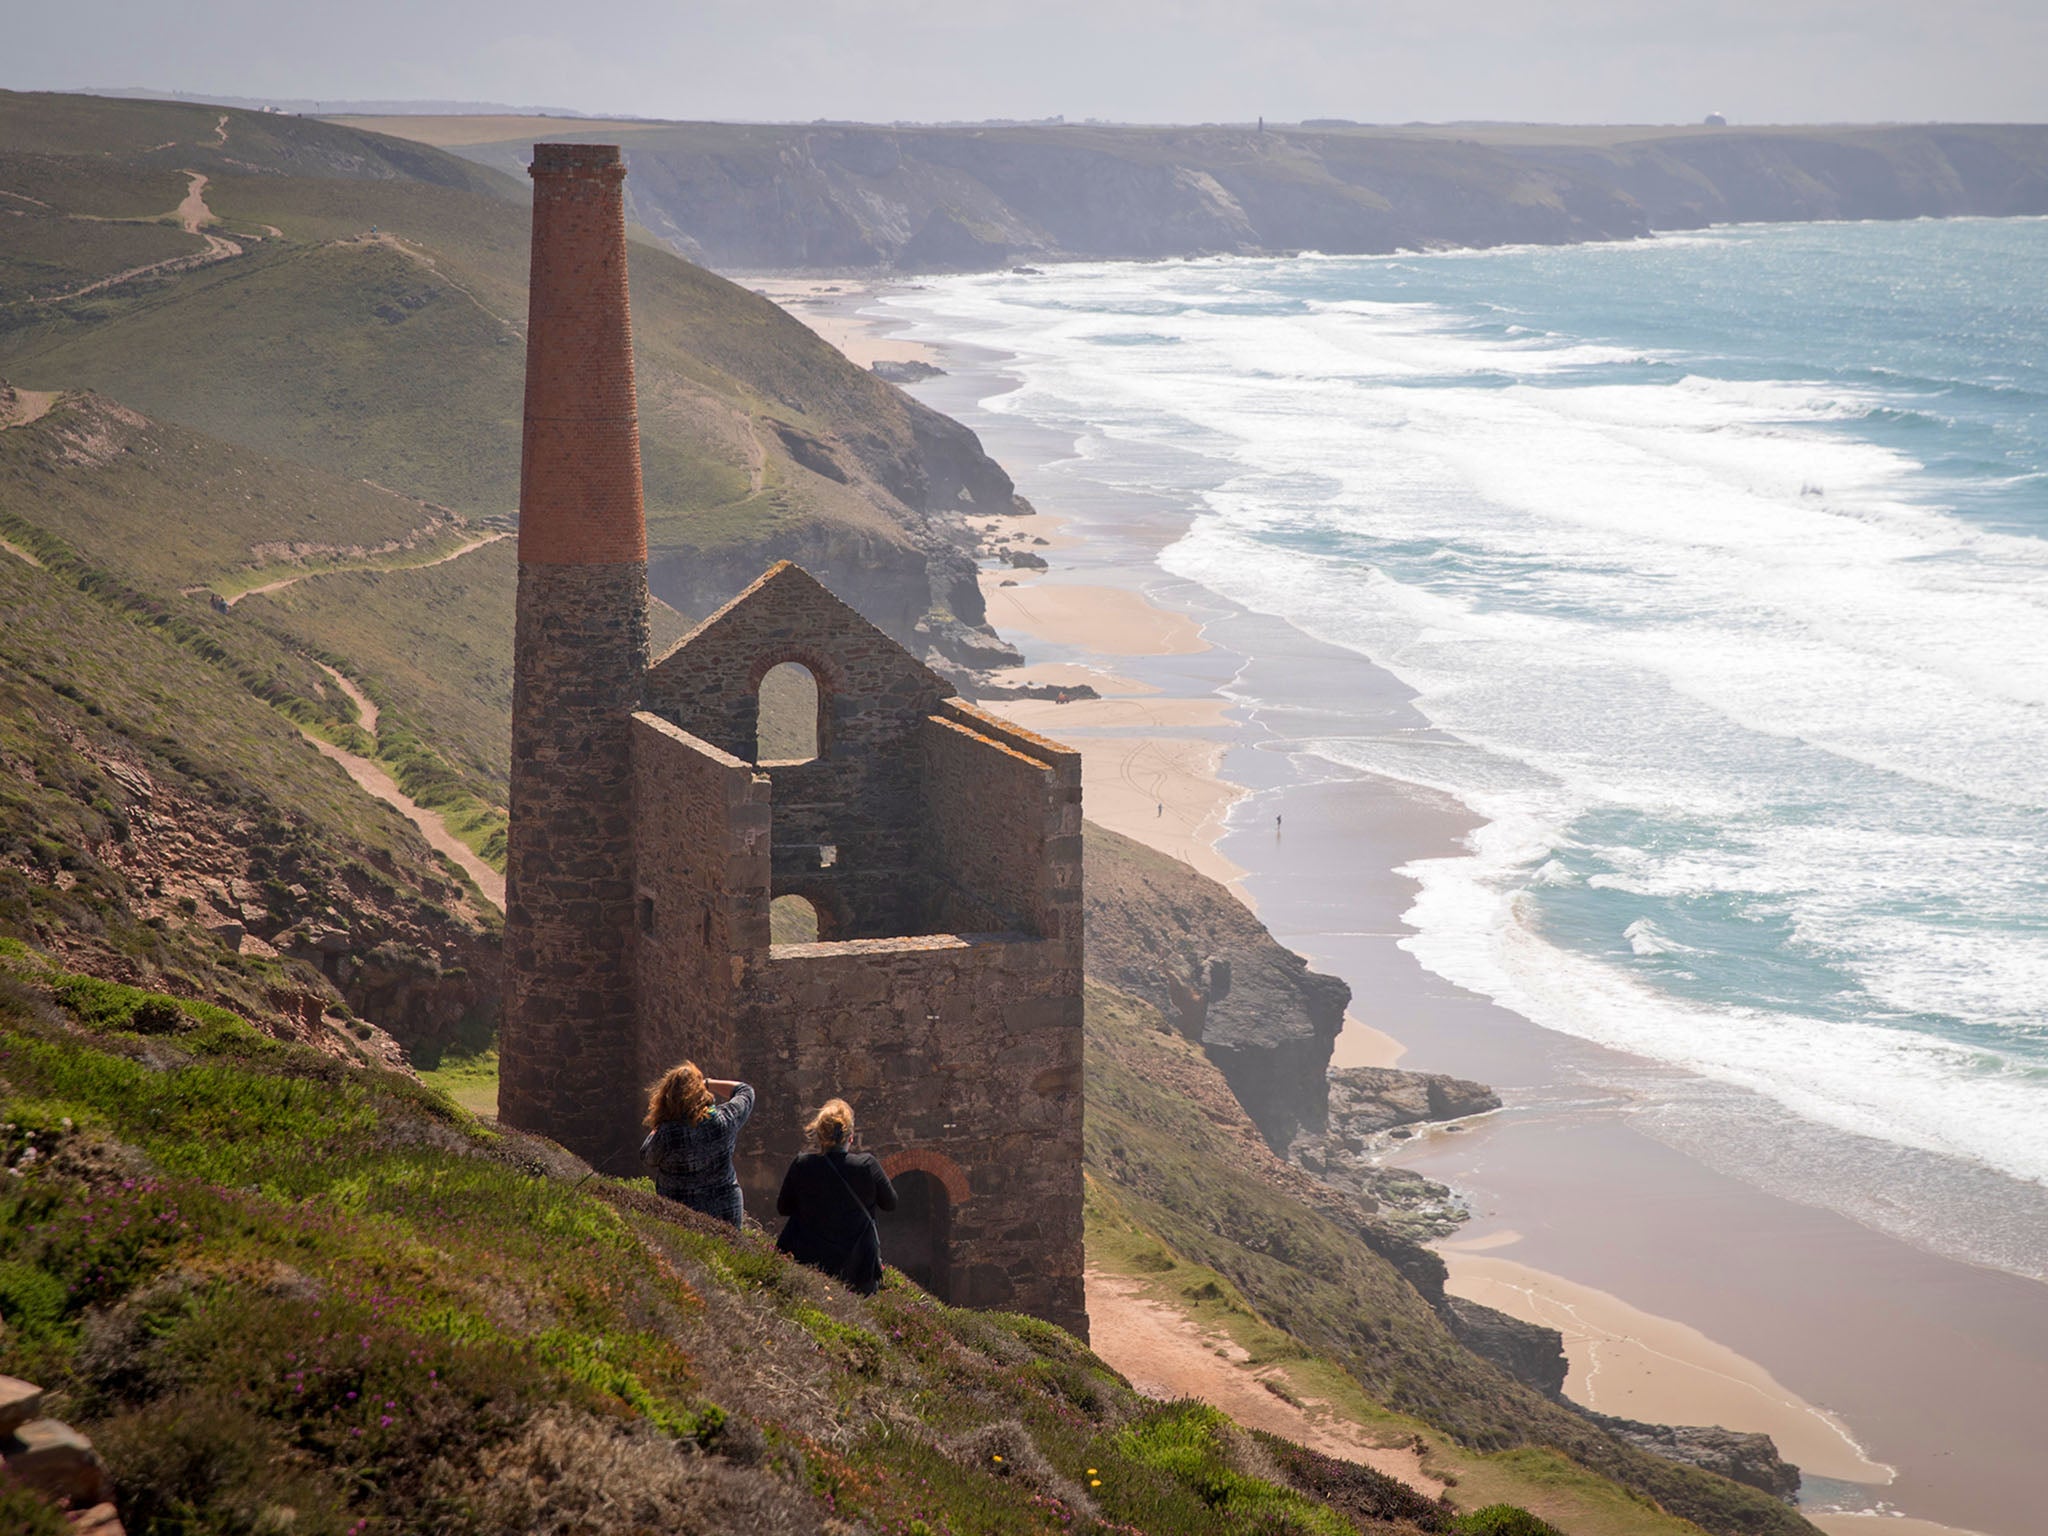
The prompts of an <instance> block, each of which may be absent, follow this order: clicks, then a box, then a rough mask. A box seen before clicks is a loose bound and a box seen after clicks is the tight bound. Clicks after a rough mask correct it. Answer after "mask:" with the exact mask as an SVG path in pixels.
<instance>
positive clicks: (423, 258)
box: [344, 234, 526, 340]
mask: <svg viewBox="0 0 2048 1536" xmlns="http://www.w3.org/2000/svg"><path fill="white" fill-rule="evenodd" d="M359 238H361V239H362V240H364V241H366V242H368V243H369V244H371V245H382V246H387V247H389V248H390V249H392V250H394V251H396V252H398V254H399V255H401V256H403V257H404V258H405V259H406V260H407V261H410V262H413V263H415V264H416V265H419V266H422V267H425V268H426V269H427V270H428V271H429V272H431V273H433V274H434V276H435V277H436V278H438V279H440V281H442V282H444V283H446V284H447V285H448V286H449V287H450V288H453V289H454V290H455V291H456V292H457V293H459V294H461V295H462V296H463V297H464V298H466V299H468V300H469V302H470V303H472V304H474V305H475V306H476V307H477V308H478V309H479V310H481V311H483V313H485V314H486V315H489V316H490V317H491V318H492V319H493V320H495V321H497V322H498V324H500V325H502V326H504V327H505V329H506V330H508V331H510V332H511V333H512V335H513V336H515V337H517V338H519V339H521V340H524V339H525V336H526V327H525V326H524V325H522V324H521V323H520V322H519V321H517V320H512V319H508V318H507V317H506V316H504V315H501V314H499V313H498V312H497V311H496V310H495V309H492V308H491V306H490V305H488V304H486V303H485V302H484V301H483V300H482V299H480V298H478V297H477V296H476V294H475V292H474V291H472V290H471V289H469V288H467V287H465V286H464V285H463V284H461V283H458V282H457V281H456V280H455V279H454V278H452V277H450V276H449V275H448V274H447V273H446V272H443V271H442V270H441V268H440V266H439V265H438V264H437V263H436V262H435V260H434V258H433V257H431V256H429V255H428V254H427V253H426V252H425V251H423V250H421V249H420V248H419V247H418V246H416V245H409V244H407V243H406V242H405V241H403V240H401V239H399V238H398V236H396V235H387V234H374V235H363V236H360V237H359ZM344 243H347V242H344Z"/></svg>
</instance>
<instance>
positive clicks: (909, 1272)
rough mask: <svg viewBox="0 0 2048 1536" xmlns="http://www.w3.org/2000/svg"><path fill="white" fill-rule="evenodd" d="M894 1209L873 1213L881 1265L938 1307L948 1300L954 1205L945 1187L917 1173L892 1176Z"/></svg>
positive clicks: (951, 1267)
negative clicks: (910, 1282) (893, 1269)
mask: <svg viewBox="0 0 2048 1536" xmlns="http://www.w3.org/2000/svg"><path fill="white" fill-rule="evenodd" d="M889 1182H890V1183H891V1184H893V1185H895V1187H896V1209H895V1210H893V1211H877V1212H876V1213H875V1225H876V1226H877V1227H879V1228H880V1229H881V1234H882V1262H883V1263H884V1264H893V1265H895V1266H896V1268H898V1269H900V1270H902V1271H903V1273H904V1274H905V1275H906V1276H908V1277H909V1278H910V1279H912V1280H914V1281H916V1282H917V1284H918V1285H920V1286H922V1287H923V1288H924V1289H925V1290H927V1291H929V1292H931V1294H932V1295H934V1296H936V1297H938V1298H939V1300H941V1301H951V1300H952V1280H953V1265H952V1239H953V1201H952V1198H951V1196H949V1195H948V1194H947V1193H946V1186H945V1185H944V1184H942V1183H941V1182H940V1181H939V1180H938V1179H937V1178H936V1177H935V1176H934V1175H932V1174H929V1173H926V1172H924V1171H923V1170H922V1169H908V1170H906V1171H904V1172H902V1173H898V1174H894V1175H891V1177H890V1180H889Z"/></svg>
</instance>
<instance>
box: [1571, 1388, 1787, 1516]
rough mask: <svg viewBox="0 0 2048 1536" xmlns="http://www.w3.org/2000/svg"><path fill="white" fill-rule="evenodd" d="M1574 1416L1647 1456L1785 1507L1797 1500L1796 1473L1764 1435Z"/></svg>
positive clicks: (1588, 1413) (1592, 1415)
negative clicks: (1715, 1476)
mask: <svg viewBox="0 0 2048 1536" xmlns="http://www.w3.org/2000/svg"><path fill="white" fill-rule="evenodd" d="M1580 1412H1582V1413H1584V1414H1585V1416H1586V1417H1587V1418H1589V1419H1591V1420H1592V1421H1593V1422H1594V1423H1595V1424H1598V1425H1599V1426H1600V1427H1601V1428H1602V1429H1604V1430H1606V1431H1607V1432H1608V1433H1609V1434H1610V1435H1613V1436H1615V1437H1616V1438H1617V1439H1620V1440H1625V1441H1627V1442H1628V1443H1629V1444H1631V1445H1633V1446H1636V1447H1637V1448H1639V1449H1641V1450H1645V1451H1648V1452H1649V1453H1650V1454H1651V1455H1652V1456H1661V1457H1663V1458H1664V1459H1665V1460H1666V1461H1678V1462H1683V1463H1685V1464H1686V1465H1687V1466H1690V1467H1701V1468H1704V1469H1705V1470H1706V1471H1709V1472H1718V1473H1720V1474H1721V1476H1723V1477H1726V1478H1732V1479H1733V1480H1734V1481H1736V1482H1738V1483H1744V1484H1747V1485H1748V1486H1749V1487H1751V1488H1761V1489H1762V1490H1763V1491H1764V1492H1765V1493H1768V1494H1772V1495H1774V1496H1776V1497H1778V1498H1781V1499H1783V1500H1785V1502H1786V1503H1788V1504H1789V1503H1792V1502H1794V1501H1796V1500H1797V1499H1798V1497H1799V1469H1798V1468H1797V1467H1795V1466H1794V1465H1792V1463H1791V1462H1789V1461H1787V1460H1785V1458H1784V1457H1782V1456H1780V1455H1779V1454H1778V1447H1777V1443H1776V1442H1775V1441H1773V1440H1772V1439H1771V1437H1770V1436H1769V1435H1762V1434H1751V1433H1745V1432H1743V1431H1740V1430H1733V1429H1721V1428H1719V1427H1718V1426H1715V1425H1706V1424H1641V1423H1638V1422H1636V1421H1635V1420H1634V1419H1616V1418H1610V1417H1609V1416H1608V1415H1606V1414H1604V1413H1593V1412H1591V1411H1590V1410H1586V1409H1581V1410H1580Z"/></svg>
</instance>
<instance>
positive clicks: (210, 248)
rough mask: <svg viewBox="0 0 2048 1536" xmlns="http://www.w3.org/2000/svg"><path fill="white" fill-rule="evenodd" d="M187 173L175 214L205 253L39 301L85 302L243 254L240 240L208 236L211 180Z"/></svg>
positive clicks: (131, 271) (157, 263) (133, 269)
mask: <svg viewBox="0 0 2048 1536" xmlns="http://www.w3.org/2000/svg"><path fill="white" fill-rule="evenodd" d="M222 121H226V120H225V119H223V120H222ZM223 142H225V140H223ZM184 174H185V176H186V178H187V180H186V185H185V197H184V201H182V202H180V203H179V204H178V206H177V207H176V208H175V209H173V210H172V211H173V213H175V214H176V216H177V220H178V223H179V224H180V225H181V226H182V227H183V228H184V231H185V233H186V234H188V235H197V236H198V237H199V238H200V239H201V240H203V241H205V242H206V249H205V250H203V251H197V252H194V253H193V254H192V255H190V256H173V257H171V258H170V259H169V260H168V261H153V262H150V263H149V264H148V265H147V266H142V267H130V268H129V269H128V270H127V271H126V272H116V273H115V274H114V275H113V276H112V277H103V278H101V279H100V280H99V281H98V282H96V283H87V284H86V285H85V286H84V287H83V288H74V289H72V290H71V291H70V292H69V293H59V294H53V295H52V296H51V297H49V298H47V299H42V300H39V301H38V302H40V303H44V304H61V303H63V302H64V301H65V300H66V299H82V298H84V297H86V296H87V295H88V294H94V293H102V292H104V291H106V290H107V289H109V288H115V287H119V286H120V285H121V284H122V283H132V282H134V281H135V280H136V279H137V278H142V277H150V276H153V275H157V274H162V275H165V276H168V275H169V274H171V273H173V272H190V271H192V270H193V269H194V268H197V267H206V266H211V265H212V264H213V263H215V262H217V261H226V260H228V258H230V257H232V256H239V255H241V254H242V247H241V244H240V243H239V242H238V241H234V240H230V239H228V237H227V236H226V235H209V234H207V233H206V230H205V226H206V225H208V224H211V223H212V222H213V210H212V209H210V208H208V207H207V206H206V181H207V178H206V177H204V176H202V175H201V174H200V173H199V172H197V171H186V172H185V173H184ZM116 222H124V223H125V222H129V221H126V220H121V221H116Z"/></svg>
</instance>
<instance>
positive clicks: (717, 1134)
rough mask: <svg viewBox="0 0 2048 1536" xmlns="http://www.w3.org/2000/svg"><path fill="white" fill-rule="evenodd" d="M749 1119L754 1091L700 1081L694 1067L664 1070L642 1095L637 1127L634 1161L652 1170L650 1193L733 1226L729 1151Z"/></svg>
mask: <svg viewBox="0 0 2048 1536" xmlns="http://www.w3.org/2000/svg"><path fill="white" fill-rule="evenodd" d="M721 1096H723V1097H724V1099H725V1102H724V1103H723V1104H721V1103H719V1102H718V1100H719V1098H720V1097H721ZM753 1113H754V1090H753V1089H752V1088H751V1087H750V1086H748V1085H747V1084H746V1083H741V1082H735V1081H734V1080H733V1079H731V1078H724V1077H706V1076H705V1075H704V1074H703V1072H701V1071H700V1070H698V1067H697V1063H695V1062H694V1061H686V1062H683V1063H682V1064H681V1065H680V1066H674V1067H670V1068H669V1069H668V1071H666V1072H664V1073H663V1074H662V1076H661V1081H660V1082H658V1083H656V1084H655V1085H654V1088H653V1090H652V1091H651V1092H650V1093H649V1094H648V1095H647V1117H646V1119H645V1120H643V1121H642V1122H641V1123H642V1124H643V1125H645V1126H646V1127H647V1139H646V1140H645V1141H643V1142H641V1143H640V1161H641V1162H643V1163H645V1164H646V1165H647V1166H648V1167H649V1168H650V1169H652V1170H653V1172H654V1187H655V1189H656V1190H658V1191H659V1192H660V1193H661V1194H662V1195H663V1196H664V1197H665V1198H667V1199H670V1200H678V1201H681V1202H682V1203H683V1204H684V1205H687V1206H688V1207H689V1208H690V1209H691V1210H693V1211H702V1212H703V1213H704V1214H705V1215H706V1216H715V1217H717V1218H718V1219H719V1220H720V1221H729V1222H731V1223H732V1224H733V1225H734V1226H738V1225H739V1224H740V1217H741V1216H742V1214H744V1207H743V1205H742V1203H741V1199H740V1180H739V1175H738V1174H736V1173H735V1172H733V1166H732V1149H733V1144H734V1143H735V1142H737V1141H738V1140H739V1135H740V1127H741V1126H743V1125H745V1124H746V1123H747V1119H748V1117H749V1116H751V1115H752V1114H753Z"/></svg>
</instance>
